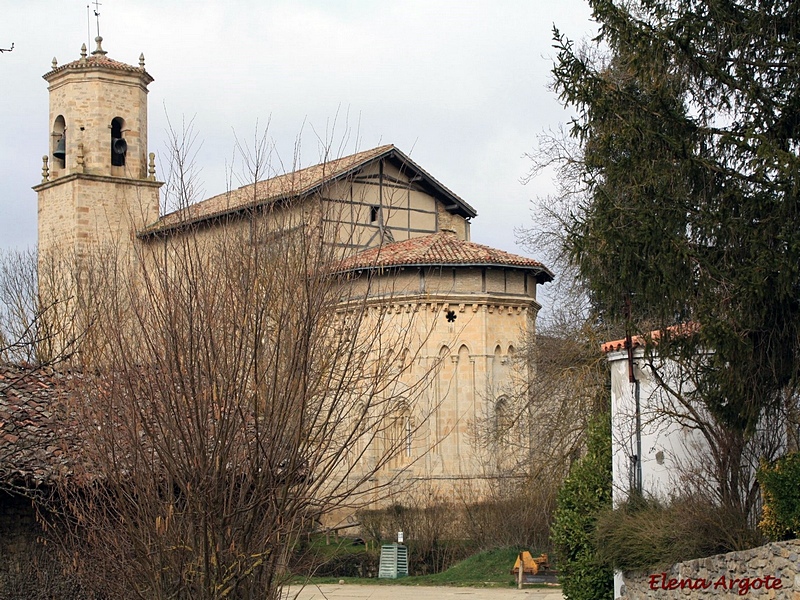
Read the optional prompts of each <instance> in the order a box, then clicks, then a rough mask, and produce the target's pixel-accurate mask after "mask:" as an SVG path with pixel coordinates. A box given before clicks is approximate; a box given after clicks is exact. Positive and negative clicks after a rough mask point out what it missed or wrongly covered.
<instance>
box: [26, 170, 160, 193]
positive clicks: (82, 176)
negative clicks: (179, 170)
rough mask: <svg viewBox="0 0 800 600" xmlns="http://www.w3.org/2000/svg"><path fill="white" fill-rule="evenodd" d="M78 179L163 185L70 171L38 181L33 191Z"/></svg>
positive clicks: (138, 185) (139, 184) (151, 185)
mask: <svg viewBox="0 0 800 600" xmlns="http://www.w3.org/2000/svg"><path fill="white" fill-rule="evenodd" d="M78 179H84V180H87V181H96V182H100V183H121V184H126V185H134V186H137V187H152V188H160V187H161V186H162V185H164V182H163V181H153V180H151V179H129V178H127V177H116V176H114V175H93V174H91V173H70V174H69V175H63V176H61V177H56V178H55V179H51V180H50V181H46V182H44V183H40V184H39V185H35V186H33V191H35V192H41V191H43V190H46V189H49V188H51V187H54V186H56V185H59V184H62V183H69V182H70V181H75V180H78Z"/></svg>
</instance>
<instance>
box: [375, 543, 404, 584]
mask: <svg viewBox="0 0 800 600" xmlns="http://www.w3.org/2000/svg"><path fill="white" fill-rule="evenodd" d="M398 577H408V548H406V547H405V546H403V545H402V544H397V543H395V544H385V545H383V546H381V564H380V568H379V569H378V579H397V578H398Z"/></svg>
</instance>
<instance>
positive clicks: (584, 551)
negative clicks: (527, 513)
mask: <svg viewBox="0 0 800 600" xmlns="http://www.w3.org/2000/svg"><path fill="white" fill-rule="evenodd" d="M587 446H588V451H587V454H586V456H584V457H583V458H582V459H580V460H579V461H578V462H576V463H575V464H574V465H573V468H572V469H570V473H569V476H568V477H567V479H566V480H565V481H564V486H563V487H562V488H561V490H560V492H559V494H558V499H557V507H556V512H555V519H554V522H553V528H552V543H553V545H554V548H555V552H556V555H557V557H558V569H559V572H560V575H559V580H560V581H561V585H562V587H563V590H564V595H565V596H566V597H567V598H568V599H569V600H596V599H601V598H602V599H605V598H611V596H612V591H613V575H612V573H611V569H610V568H609V567H608V566H607V565H605V564H603V563H602V561H601V559H600V558H599V556H598V549H597V545H596V540H595V535H594V530H595V525H596V522H597V517H598V515H599V513H600V512H601V511H602V510H603V509H605V508H607V507H610V506H611V418H610V416H609V415H608V414H607V413H606V414H602V415H598V417H597V418H596V419H595V420H594V421H593V422H592V423H591V424H590V426H589V433H588V439H587Z"/></svg>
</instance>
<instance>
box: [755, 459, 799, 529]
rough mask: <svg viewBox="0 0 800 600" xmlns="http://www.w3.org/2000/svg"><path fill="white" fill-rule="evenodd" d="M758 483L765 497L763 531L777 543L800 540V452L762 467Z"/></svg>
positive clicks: (761, 525) (762, 519) (760, 524)
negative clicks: (777, 541) (778, 541)
mask: <svg viewBox="0 0 800 600" xmlns="http://www.w3.org/2000/svg"><path fill="white" fill-rule="evenodd" d="M758 481H759V483H760V484H761V492H762V494H763V497H764V510H763V513H762V515H761V522H760V523H759V526H760V527H761V530H762V531H763V532H764V533H765V534H766V535H767V536H769V537H770V538H772V539H774V540H783V539H789V538H793V537H800V485H798V482H800V453H798V452H794V453H792V454H788V455H786V456H784V457H783V458H780V459H778V460H776V461H775V462H774V463H772V464H771V465H766V464H764V465H761V468H760V469H759V471H758Z"/></svg>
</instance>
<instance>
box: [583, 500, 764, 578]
mask: <svg viewBox="0 0 800 600" xmlns="http://www.w3.org/2000/svg"><path fill="white" fill-rule="evenodd" d="M596 536H597V538H596V539H597V547H598V557H599V558H600V559H601V560H603V561H604V562H606V563H608V564H609V565H611V566H612V567H614V568H616V569H619V570H621V571H643V570H651V569H653V568H665V567H667V566H669V565H672V564H674V563H676V562H681V561H684V560H690V559H693V558H702V557H705V556H712V555H714V554H721V553H723V552H730V551H733V550H744V549H746V548H751V547H753V546H757V545H758V544H759V543H760V542H761V540H760V537H759V536H758V532H756V531H754V530H753V529H751V528H750V527H748V525H747V523H746V522H743V521H742V519H741V514H739V513H737V512H735V511H731V510H729V509H725V508H724V507H721V506H718V505H715V504H714V503H712V502H711V501H710V500H708V499H705V498H702V497H698V496H684V497H676V498H673V499H672V500H671V501H670V502H669V503H667V504H664V503H661V502H659V501H658V500H655V499H652V498H642V497H638V498H632V499H631V500H629V501H628V502H626V503H624V504H622V505H621V506H619V507H618V508H617V509H616V510H611V508H608V509H606V510H605V511H603V512H602V513H601V514H600V515H599V516H598V520H597V530H596Z"/></svg>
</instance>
